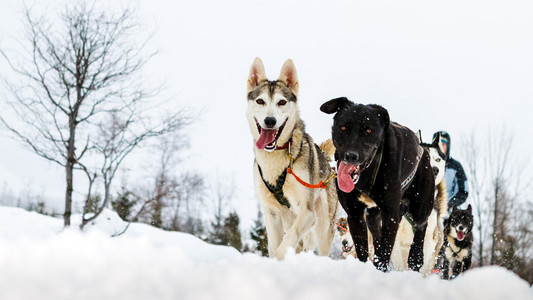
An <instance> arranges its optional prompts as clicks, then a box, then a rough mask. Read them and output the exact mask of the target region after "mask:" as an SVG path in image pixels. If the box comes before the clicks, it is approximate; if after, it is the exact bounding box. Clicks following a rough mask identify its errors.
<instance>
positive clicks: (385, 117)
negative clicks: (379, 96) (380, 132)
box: [368, 104, 390, 129]
mask: <svg viewBox="0 0 533 300" xmlns="http://www.w3.org/2000/svg"><path fill="white" fill-rule="evenodd" d="M368 106H370V107H372V108H373V109H374V110H376V111H377V113H378V116H379V118H380V119H381V121H382V122H383V125H384V126H383V128H385V129H387V128H389V124H390V118H389V112H388V111H387V110H386V109H385V108H384V107H383V106H381V105H377V104H369V105H368Z"/></svg>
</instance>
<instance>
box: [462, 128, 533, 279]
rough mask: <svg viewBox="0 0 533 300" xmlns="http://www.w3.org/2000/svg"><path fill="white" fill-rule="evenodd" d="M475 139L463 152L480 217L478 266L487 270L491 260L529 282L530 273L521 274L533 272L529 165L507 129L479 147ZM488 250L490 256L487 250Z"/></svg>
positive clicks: (471, 140)
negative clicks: (485, 261)
mask: <svg viewBox="0 0 533 300" xmlns="http://www.w3.org/2000/svg"><path fill="white" fill-rule="evenodd" d="M475 136H476V134H475V133H472V135H471V137H470V139H469V140H468V142H467V143H465V144H464V146H465V147H464V149H466V150H465V154H466V158H467V160H466V161H467V164H466V165H467V170H468V172H469V177H468V178H469V181H470V185H471V187H472V192H471V193H470V195H471V198H472V199H473V202H474V206H475V207H476V214H477V215H476V223H477V229H478V236H476V240H477V245H478V247H479V248H478V249H477V250H478V256H479V264H480V266H482V265H483V264H484V259H485V258H487V257H488V260H489V263H490V264H497V265H501V266H504V267H506V268H508V269H510V270H512V271H514V272H517V273H518V274H519V275H520V276H522V277H524V276H523V275H522V274H526V273H527V272H525V271H520V270H530V269H531V265H532V264H533V260H531V259H530V258H529V257H531V256H528V254H530V253H531V249H530V248H529V247H530V245H531V244H532V243H533V240H532V232H531V229H528V228H529V227H530V225H529V224H530V222H531V209H526V208H528V207H531V199H530V198H528V197H527V191H528V190H529V188H530V187H531V182H532V180H531V176H530V174H527V173H526V171H527V165H528V162H527V161H524V160H521V158H520V157H518V156H517V155H516V154H515V152H514V151H515V148H514V143H513V135H512V133H509V132H508V131H507V130H506V129H505V128H504V129H501V130H500V131H499V132H497V133H494V132H491V131H489V132H488V138H487V139H486V141H485V143H479V142H478V141H477V140H475V138H474V137H475ZM489 224H491V225H489ZM487 244H489V245H490V249H488V253H486V251H485V250H484V247H485V245H487ZM523 266H526V267H523ZM528 268H529V269H528ZM520 272H522V273H520Z"/></svg>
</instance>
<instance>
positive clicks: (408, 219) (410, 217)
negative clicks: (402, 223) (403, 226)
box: [403, 212, 416, 234]
mask: <svg viewBox="0 0 533 300" xmlns="http://www.w3.org/2000/svg"><path fill="white" fill-rule="evenodd" d="M403 216H404V217H405V219H406V220H407V222H408V223H409V224H410V225H411V229H412V230H413V234H414V233H416V227H415V221H414V220H413V216H412V215H411V213H410V212H406V213H404V214H403Z"/></svg>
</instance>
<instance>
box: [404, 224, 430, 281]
mask: <svg viewBox="0 0 533 300" xmlns="http://www.w3.org/2000/svg"><path fill="white" fill-rule="evenodd" d="M414 228H415V236H414V238H413V243H412V244H411V249H410V250H409V258H408V260H407V263H408V265H409V268H410V269H411V270H413V271H417V272H418V270H420V268H421V267H422V265H423V264H424V239H425V237H426V229H427V223H424V224H422V225H416V226H415V227H414ZM428 255H429V254H428Z"/></svg>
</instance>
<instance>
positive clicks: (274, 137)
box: [255, 120, 287, 151]
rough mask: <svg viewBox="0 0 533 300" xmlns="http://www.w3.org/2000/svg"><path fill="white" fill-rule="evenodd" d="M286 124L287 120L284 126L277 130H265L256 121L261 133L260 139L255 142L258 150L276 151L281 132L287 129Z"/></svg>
mask: <svg viewBox="0 0 533 300" xmlns="http://www.w3.org/2000/svg"><path fill="white" fill-rule="evenodd" d="M286 123H287V120H285V122H283V124H282V125H281V126H280V127H279V128H277V129H265V128H263V127H261V125H259V122H257V120H255V124H256V125H257V130H258V131H259V139H258V140H257V142H255V146H256V147H257V149H260V150H266V151H273V150H275V149H276V146H277V144H278V139H279V137H280V136H281V132H282V131H283V128H285V124H286Z"/></svg>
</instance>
